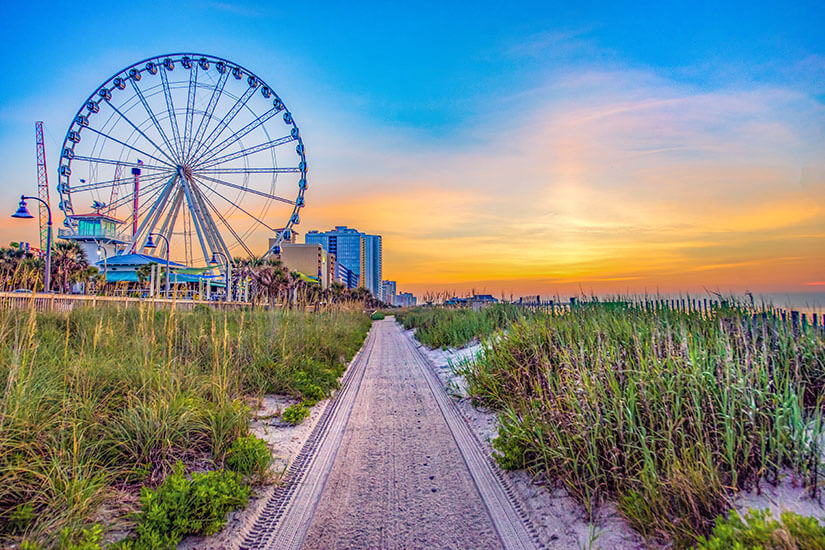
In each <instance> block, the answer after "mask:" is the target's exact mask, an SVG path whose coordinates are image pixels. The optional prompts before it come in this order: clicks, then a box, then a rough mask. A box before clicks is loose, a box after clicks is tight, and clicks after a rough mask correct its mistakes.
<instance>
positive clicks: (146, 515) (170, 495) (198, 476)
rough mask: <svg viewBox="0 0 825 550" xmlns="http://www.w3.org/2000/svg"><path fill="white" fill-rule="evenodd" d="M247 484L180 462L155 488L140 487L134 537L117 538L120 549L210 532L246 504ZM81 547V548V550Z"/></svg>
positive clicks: (136, 549)
mask: <svg viewBox="0 0 825 550" xmlns="http://www.w3.org/2000/svg"><path fill="white" fill-rule="evenodd" d="M248 500H249V487H248V486H247V485H246V484H244V483H243V480H242V479H241V477H240V476H239V475H238V474H236V473H235V472H229V471H224V470H217V471H212V472H204V473H195V474H192V479H187V478H186V475H185V473H184V469H183V464H181V463H180V462H178V463H177V464H176V465H175V467H174V472H173V473H172V474H171V475H169V476H168V477H167V478H166V479H165V480H164V482H163V483H162V484H161V485H160V486H159V487H158V488H157V489H155V490H151V489H147V488H146V487H144V488H142V489H141V495H140V502H141V511H140V513H139V515H138V525H137V531H136V535H137V536H136V538H135V539H134V540H127V541H121V542H120V543H119V544H118V547H119V548H121V549H122V550H149V549H156V548H157V549H166V548H168V549H173V548H175V547H176V546H177V544H178V543H179V542H180V541H181V539H183V537H185V536H186V535H190V534H193V535H194V534H196V535H211V534H214V533H217V532H218V531H219V530H220V529H221V528H222V527H223V526H224V525H225V523H226V514H227V512H230V511H232V510H236V509H238V508H242V507H244V506H246V503H247V502H248ZM84 550H85V549H84Z"/></svg>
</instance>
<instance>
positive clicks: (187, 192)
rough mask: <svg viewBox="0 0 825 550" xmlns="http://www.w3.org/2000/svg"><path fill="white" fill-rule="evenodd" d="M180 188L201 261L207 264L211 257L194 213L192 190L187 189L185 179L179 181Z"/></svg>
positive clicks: (198, 219)
mask: <svg viewBox="0 0 825 550" xmlns="http://www.w3.org/2000/svg"><path fill="white" fill-rule="evenodd" d="M181 187H182V188H183V193H184V196H185V197H186V203H187V205H188V208H189V217H190V218H191V220H192V225H194V226H195V233H197V235H198V242H200V245H201V251H202V252H203V260H204V261H205V262H206V263H207V264H208V263H209V261H210V260H211V259H212V257H211V256H210V254H209V252H208V251H207V245H206V241H205V240H204V235H203V230H202V228H201V220H200V218H199V217H198V216H197V214H196V212H195V206H194V200H193V198H192V190H191V189H190V188H189V183H188V182H187V181H186V179H185V178H184V179H183V181H181Z"/></svg>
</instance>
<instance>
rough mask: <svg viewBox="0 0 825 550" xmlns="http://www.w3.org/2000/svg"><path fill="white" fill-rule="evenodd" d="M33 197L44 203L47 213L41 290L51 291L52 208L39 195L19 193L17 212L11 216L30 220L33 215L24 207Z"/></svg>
mask: <svg viewBox="0 0 825 550" xmlns="http://www.w3.org/2000/svg"><path fill="white" fill-rule="evenodd" d="M28 199H34V200H36V201H40V202H42V203H43V204H45V205H46V212H48V214H49V224H48V225H47V227H46V273H45V274H44V275H43V291H44V292H51V290H52V288H51V287H52V209H51V208H49V203H47V202H46V201H44V200H43V199H41V198H39V197H27V196H26V195H20V204H19V205H18V206H17V212H15V213H14V214H12V215H11V217H12V218H21V219H24V220H30V219H32V218H33V217H34V216H32V215H31V214H30V213H29V209H28V208H27V207H26V201H27V200H28Z"/></svg>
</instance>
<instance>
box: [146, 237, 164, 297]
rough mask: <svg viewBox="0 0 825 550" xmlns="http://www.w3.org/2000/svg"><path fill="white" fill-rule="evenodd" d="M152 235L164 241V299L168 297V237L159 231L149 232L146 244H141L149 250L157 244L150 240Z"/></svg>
mask: <svg viewBox="0 0 825 550" xmlns="http://www.w3.org/2000/svg"><path fill="white" fill-rule="evenodd" d="M152 235H155V236H156V237H160V238H161V239H163V241H164V242H165V243H166V285H165V288H166V299H167V300H168V299H169V239H167V238H166V237H164V236H163V235H161V234H160V233H149V238H148V239H146V244H144V245H143V246H144V247H145V248H148V249H149V250H154V249H155V248H157V247H158V245H156V244H155V243H154V241H152Z"/></svg>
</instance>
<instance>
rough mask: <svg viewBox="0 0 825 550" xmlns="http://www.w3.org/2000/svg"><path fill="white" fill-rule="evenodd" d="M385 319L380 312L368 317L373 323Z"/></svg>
mask: <svg viewBox="0 0 825 550" xmlns="http://www.w3.org/2000/svg"><path fill="white" fill-rule="evenodd" d="M385 317H386V316H385V315H384V314H383V313H381V312H380V311H376V312H375V313H373V314H372V315H370V319H371V320H373V321H380V320H382V319H384V318H385Z"/></svg>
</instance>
